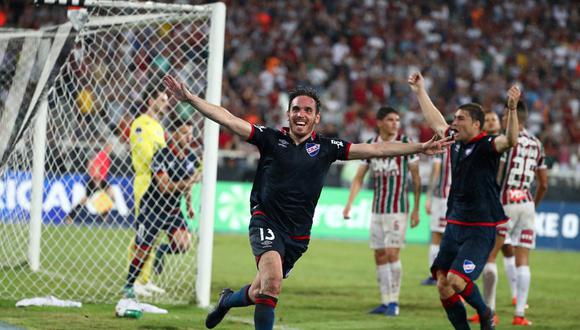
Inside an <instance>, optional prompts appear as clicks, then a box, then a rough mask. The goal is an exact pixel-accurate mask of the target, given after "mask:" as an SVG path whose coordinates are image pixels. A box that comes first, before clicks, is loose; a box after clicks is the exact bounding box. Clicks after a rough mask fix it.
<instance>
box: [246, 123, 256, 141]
mask: <svg viewBox="0 0 580 330" xmlns="http://www.w3.org/2000/svg"><path fill="white" fill-rule="evenodd" d="M251 126H252V131H251V132H250V136H248V139H247V140H246V141H250V140H251V139H252V138H253V137H254V130H255V128H254V125H251Z"/></svg>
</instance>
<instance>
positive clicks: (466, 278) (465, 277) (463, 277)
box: [449, 269, 471, 290]
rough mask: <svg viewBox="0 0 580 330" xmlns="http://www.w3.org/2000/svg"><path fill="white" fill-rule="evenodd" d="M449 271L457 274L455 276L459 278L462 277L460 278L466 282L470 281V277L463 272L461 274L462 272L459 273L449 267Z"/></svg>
mask: <svg viewBox="0 0 580 330" xmlns="http://www.w3.org/2000/svg"><path fill="white" fill-rule="evenodd" d="M449 272H450V273H451V274H455V275H457V276H459V277H461V278H462V279H464V280H465V282H467V283H469V282H471V279H470V278H469V277H467V275H465V274H463V273H461V272H459V271H457V270H455V269H450V270H449ZM466 288H467V287H466ZM464 290H465V289H464Z"/></svg>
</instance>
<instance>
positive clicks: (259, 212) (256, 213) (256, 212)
mask: <svg viewBox="0 0 580 330" xmlns="http://www.w3.org/2000/svg"><path fill="white" fill-rule="evenodd" d="M254 215H263V216H265V217H267V215H266V213H264V212H262V211H260V210H258V211H254V212H252V216H254Z"/></svg>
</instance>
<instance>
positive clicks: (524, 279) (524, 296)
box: [516, 266, 532, 316]
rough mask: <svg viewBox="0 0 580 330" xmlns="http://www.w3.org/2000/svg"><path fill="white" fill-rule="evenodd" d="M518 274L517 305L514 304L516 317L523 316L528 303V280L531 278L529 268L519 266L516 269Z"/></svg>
mask: <svg viewBox="0 0 580 330" xmlns="http://www.w3.org/2000/svg"><path fill="white" fill-rule="evenodd" d="M517 274H518V293H517V296H516V298H517V299H518V303H517V304H516V316H524V309H525V308H526V304H527V303H528V293H529V292H530V279H531V277H532V275H531V273H530V266H519V267H518V268H517Z"/></svg>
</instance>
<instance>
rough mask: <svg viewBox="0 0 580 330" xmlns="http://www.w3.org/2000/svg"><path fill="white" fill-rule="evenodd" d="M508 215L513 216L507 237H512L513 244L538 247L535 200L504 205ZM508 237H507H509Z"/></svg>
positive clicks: (509, 222) (529, 247) (508, 224)
mask: <svg viewBox="0 0 580 330" xmlns="http://www.w3.org/2000/svg"><path fill="white" fill-rule="evenodd" d="M503 209H504V211H505V213H506V215H507V216H508V217H510V218H511V220H510V221H508V222H507V235H506V236H507V237H510V238H511V241H512V242H511V243H512V245H513V246H520V247H524V248H528V249H533V248H535V247H536V232H535V229H534V228H535V227H534V226H535V222H536V208H535V205H534V203H533V202H528V203H524V204H509V205H504V207H503ZM507 237H506V238H507Z"/></svg>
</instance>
